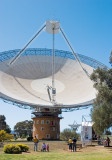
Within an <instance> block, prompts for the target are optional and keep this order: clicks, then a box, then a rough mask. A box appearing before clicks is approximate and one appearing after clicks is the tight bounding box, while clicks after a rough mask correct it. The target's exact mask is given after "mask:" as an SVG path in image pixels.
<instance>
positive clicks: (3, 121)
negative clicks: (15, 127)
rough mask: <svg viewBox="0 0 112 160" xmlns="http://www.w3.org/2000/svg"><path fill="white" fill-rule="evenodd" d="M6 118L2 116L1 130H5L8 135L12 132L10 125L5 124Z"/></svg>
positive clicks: (0, 117) (0, 120) (0, 121)
mask: <svg viewBox="0 0 112 160" xmlns="http://www.w3.org/2000/svg"><path fill="white" fill-rule="evenodd" d="M5 120H6V118H5V116H4V115H0V130H5V131H6V132H7V133H10V132H11V129H10V127H9V125H8V124H7V123H6V122H5Z"/></svg>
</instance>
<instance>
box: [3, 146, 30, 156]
mask: <svg viewBox="0 0 112 160" xmlns="http://www.w3.org/2000/svg"><path fill="white" fill-rule="evenodd" d="M28 150H29V146H27V145H24V144H15V145H14V144H7V145H5V146H4V148H3V151H4V152H5V153H10V154H17V153H21V152H27V151H28Z"/></svg>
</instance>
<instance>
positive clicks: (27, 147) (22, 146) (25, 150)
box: [17, 144, 29, 152]
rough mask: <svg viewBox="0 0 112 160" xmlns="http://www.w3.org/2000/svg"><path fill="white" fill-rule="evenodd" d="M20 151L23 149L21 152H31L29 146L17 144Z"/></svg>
mask: <svg viewBox="0 0 112 160" xmlns="http://www.w3.org/2000/svg"><path fill="white" fill-rule="evenodd" d="M17 145H18V146H19V147H20V149H21V152H27V151H28V150H29V146H27V145H24V144H17Z"/></svg>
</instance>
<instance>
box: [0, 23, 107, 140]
mask: <svg viewBox="0 0 112 160" xmlns="http://www.w3.org/2000/svg"><path fill="white" fill-rule="evenodd" d="M45 29H46V32H47V33H49V34H51V35H52V49H46V48H38V49H35V48H27V47H28V46H29V45H30V43H31V42H32V41H33V40H34V39H35V38H37V37H38V35H39V34H40V33H41V32H42V31H43V30H45ZM59 32H60V33H61V34H62V36H63V38H64V39H65V41H66V43H67V44H68V46H69V47H70V50H71V51H62V50H56V49H55V48H54V42H55V34H58V33H59ZM97 67H100V68H104V67H106V66H105V65H103V64H102V63H100V62H98V61H96V60H94V59H92V58H89V57H86V56H83V55H80V54H76V53H75V52H74V50H73V48H72V46H71V44H70V42H69V41H68V39H67V38H66V36H65V34H64V32H63V30H62V28H61V27H60V23H59V22H57V21H47V22H46V24H45V25H43V27H42V28H41V29H40V30H39V31H38V32H37V33H36V34H35V35H34V36H33V38H32V39H31V40H30V41H29V42H28V43H27V44H26V45H25V47H24V48H22V49H21V50H18V49H17V50H10V51H5V52H2V53H0V91H1V92H0V98H1V99H3V100H4V101H6V102H11V103H13V104H15V105H18V106H20V107H24V108H28V107H30V108H34V109H35V111H34V112H33V114H34V115H35V117H34V118H33V121H34V126H33V135H34V136H35V135H36V136H37V137H38V138H39V139H42V138H47V139H49V138H50V139H59V133H60V125H59V122H60V117H59V116H58V115H59V114H61V111H62V110H66V111H67V110H72V109H77V108H81V107H84V106H89V105H91V104H92V103H93V101H94V99H95V98H96V90H95V88H94V87H93V82H92V81H91V80H90V78H89V76H90V74H91V73H92V72H93V70H94V69H95V68H97ZM37 124H38V125H37ZM43 130H44V133H43V132H42V131H43Z"/></svg>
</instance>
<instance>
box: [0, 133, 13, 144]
mask: <svg viewBox="0 0 112 160" xmlns="http://www.w3.org/2000/svg"><path fill="white" fill-rule="evenodd" d="M12 138H13V135H10V134H8V133H6V131H4V130H1V131H0V142H4V141H6V140H11V139H12Z"/></svg>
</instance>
